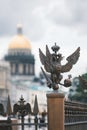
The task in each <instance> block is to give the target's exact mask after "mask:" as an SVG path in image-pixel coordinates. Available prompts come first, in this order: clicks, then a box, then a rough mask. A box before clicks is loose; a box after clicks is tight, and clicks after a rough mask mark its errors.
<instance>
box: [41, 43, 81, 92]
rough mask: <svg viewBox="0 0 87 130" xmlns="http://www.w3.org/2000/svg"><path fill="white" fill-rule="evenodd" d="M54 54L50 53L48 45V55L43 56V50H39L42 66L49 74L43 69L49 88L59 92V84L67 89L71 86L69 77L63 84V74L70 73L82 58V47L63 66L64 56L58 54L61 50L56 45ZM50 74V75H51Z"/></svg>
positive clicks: (53, 48)
mask: <svg viewBox="0 0 87 130" xmlns="http://www.w3.org/2000/svg"><path fill="white" fill-rule="evenodd" d="M51 49H52V50H53V52H54V53H53V54H51V53H50V51H49V48H48V46H47V45H46V55H44V54H43V52H42V51H41V49H39V56H40V61H41V63H42V65H44V68H45V70H46V71H47V72H48V74H47V73H46V72H45V71H44V70H43V68H42V67H41V69H42V72H43V74H44V76H45V78H46V80H47V86H48V87H49V88H53V90H58V88H59V84H60V85H63V86H65V87H69V86H71V80H70V78H71V76H70V75H69V76H68V79H65V80H64V84H62V83H61V80H62V79H63V76H62V75H61V73H64V72H68V71H70V70H71V69H72V67H73V65H74V64H76V62H77V61H78V58H79V56H80V47H78V48H77V49H76V51H75V52H74V53H73V54H71V55H70V56H68V57H67V58H66V60H67V63H66V64H65V65H62V64H61V61H62V60H63V56H62V54H60V53H57V52H58V51H59V49H60V47H59V46H57V45H56V43H55V45H54V46H53V47H52V48H51ZM49 74H50V75H49Z"/></svg>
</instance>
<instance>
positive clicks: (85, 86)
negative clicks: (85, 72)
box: [79, 75, 87, 89]
mask: <svg viewBox="0 0 87 130" xmlns="http://www.w3.org/2000/svg"><path fill="white" fill-rule="evenodd" d="M79 82H80V84H81V86H82V88H83V89H87V79H84V78H83V77H82V76H80V75H79Z"/></svg>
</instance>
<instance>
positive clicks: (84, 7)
mask: <svg viewBox="0 0 87 130" xmlns="http://www.w3.org/2000/svg"><path fill="white" fill-rule="evenodd" d="M86 12H87V1H86V0H0V43H1V49H0V51H1V52H3V53H5V48H7V46H8V44H9V41H10V39H11V38H12V37H13V36H14V35H15V34H16V31H17V30H16V25H17V23H22V24H23V32H24V35H26V36H27V37H28V38H29V39H30V41H31V44H32V50H33V53H34V54H35V58H36V68H38V69H37V70H39V68H40V61H39V55H38V49H39V47H40V48H41V49H42V50H43V51H45V45H46V44H48V46H49V48H50V47H51V46H52V45H53V44H54V42H57V44H58V45H59V46H60V47H61V49H60V52H62V54H63V55H64V56H65V58H66V57H67V56H69V55H70V54H71V53H73V52H74V51H75V49H76V48H77V47H78V46H80V47H81V54H80V55H81V56H80V59H79V61H78V63H77V64H76V65H75V66H74V68H73V69H72V71H71V73H73V74H76V73H77V74H81V73H83V72H85V71H86V68H87V61H86V60H85V56H86V55H87V36H86V35H87V13H86ZM38 64H39V65H38ZM78 66H79V67H78Z"/></svg>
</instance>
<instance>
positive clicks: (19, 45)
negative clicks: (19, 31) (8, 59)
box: [9, 35, 31, 50]
mask: <svg viewBox="0 0 87 130" xmlns="http://www.w3.org/2000/svg"><path fill="white" fill-rule="evenodd" d="M9 49H30V50H31V45H30V42H29V41H28V40H27V38H25V37H24V36H23V35H17V36H15V37H14V38H13V39H12V40H11V42H10V44H9Z"/></svg>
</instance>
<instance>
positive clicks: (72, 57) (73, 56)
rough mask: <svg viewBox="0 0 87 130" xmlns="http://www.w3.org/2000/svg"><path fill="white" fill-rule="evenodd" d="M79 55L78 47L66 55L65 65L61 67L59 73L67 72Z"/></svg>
mask: <svg viewBox="0 0 87 130" xmlns="http://www.w3.org/2000/svg"><path fill="white" fill-rule="evenodd" d="M79 56H80V47H78V48H77V49H76V51H75V52H74V53H73V54H71V55H70V56H68V57H67V58H66V60H67V61H68V62H67V63H66V64H65V65H62V67H61V73H64V72H68V71H70V70H71V69H72V67H73V65H74V64H76V62H77V61H78V59H79Z"/></svg>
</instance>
